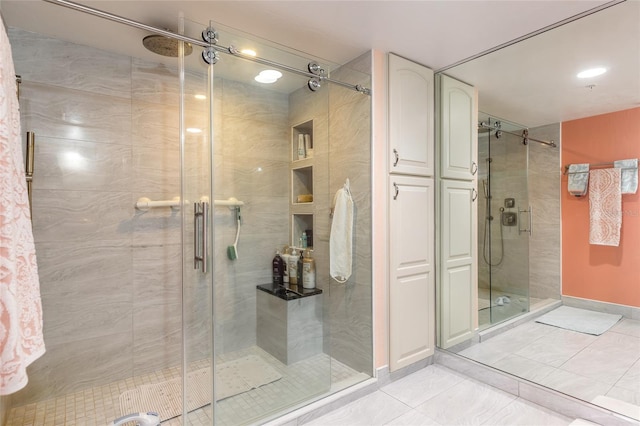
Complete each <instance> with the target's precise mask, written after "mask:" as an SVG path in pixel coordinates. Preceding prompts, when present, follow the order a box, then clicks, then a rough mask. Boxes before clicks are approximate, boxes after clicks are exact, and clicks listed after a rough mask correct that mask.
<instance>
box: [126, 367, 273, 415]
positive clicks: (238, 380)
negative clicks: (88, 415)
mask: <svg viewBox="0 0 640 426" xmlns="http://www.w3.org/2000/svg"><path fill="white" fill-rule="evenodd" d="M280 378H282V376H281V375H280V373H278V372H277V371H276V370H275V369H274V368H273V367H271V366H270V365H269V364H267V363H266V362H265V361H264V360H263V359H262V358H260V357H259V356H256V355H249V356H246V357H243V358H240V359H237V360H234V361H229V362H225V363H224V364H220V365H218V366H216V385H217V388H216V393H217V395H216V400H218V401H219V400H221V399H225V398H229V397H231V396H234V395H238V394H241V393H244V392H248V391H250V390H251V389H255V388H259V387H260V386H263V385H266V384H268V383H271V382H275V381H276V380H279V379H280ZM187 389H188V392H187V411H189V412H191V411H193V410H197V409H198V408H201V407H204V406H205V405H208V404H210V403H211V369H210V368H202V369H200V370H195V371H191V372H189V373H188V374H187ZM149 411H155V412H157V413H158V414H159V415H160V419H161V420H162V421H165V420H169V419H171V418H173V417H177V416H180V415H181V414H182V378H181V377H176V378H175V379H171V380H167V381H165V382H160V383H154V384H150V385H141V386H138V387H136V388H135V389H132V390H128V391H125V392H123V393H122V394H121V395H120V412H121V414H122V415H123V416H124V415H126V414H130V413H144V412H149Z"/></svg>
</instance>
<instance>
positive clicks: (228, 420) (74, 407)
mask: <svg viewBox="0 0 640 426" xmlns="http://www.w3.org/2000/svg"><path fill="white" fill-rule="evenodd" d="M247 355H258V356H260V357H262V358H263V359H264V360H265V361H267V362H268V363H269V364H270V365H271V366H272V367H273V368H274V369H275V370H276V371H278V373H280V374H281V375H282V378H281V379H280V380H278V381H275V382H273V383H269V384H267V385H264V386H262V387H260V388H258V389H253V390H251V391H249V392H245V393H242V394H240V395H236V396H233V397H231V398H227V399H224V400H221V401H218V403H217V410H218V411H217V418H216V425H222V426H235V425H240V424H247V423H250V422H252V421H255V420H257V419H259V418H262V417H264V416H265V415H269V414H275V413H277V412H279V411H281V410H283V409H284V408H286V407H288V406H290V405H292V404H293V403H296V402H302V400H306V399H308V398H309V397H311V396H313V395H319V394H322V393H324V392H326V391H328V390H329V377H328V369H329V364H331V367H330V368H331V384H332V386H333V387H334V388H335V387H336V385H337V386H340V384H347V385H348V384H351V383H352V382H357V381H359V379H362V378H363V375H362V374H361V373H358V372H357V371H355V370H353V369H351V368H349V367H347V366H346V365H344V364H342V363H340V362H339V361H336V360H334V359H331V358H330V357H329V356H327V355H326V354H320V355H316V356H314V357H311V358H308V359H306V360H303V361H300V362H298V363H295V364H292V365H289V366H287V365H285V364H283V363H281V362H280V361H278V360H277V359H276V358H274V357H273V356H271V355H270V354H268V353H267V352H265V351H263V350H262V349H260V348H258V347H251V348H248V349H245V350H242V351H238V352H234V353H231V354H225V355H222V356H220V357H218V362H221V363H222V362H227V361H231V360H233V359H237V358H240V357H244V356H247ZM207 365H208V363H207V361H198V362H195V363H192V364H191V365H190V366H189V367H190V369H194V370H195V369H198V368H204V367H206V366H207ZM180 371H181V370H180V368H179V367H173V368H167V369H165V370H161V371H157V372H155V373H152V374H147V375H142V376H136V377H132V378H128V379H125V380H120V381H117V382H113V383H110V384H107V385H103V386H96V387H93V388H90V389H85V390H83V391H78V392H74V393H69V394H67V395H62V396H59V397H57V398H51V399H48V400H45V401H40V402H37V403H32V404H28V405H24V406H21V407H15V408H13V409H12V410H11V412H10V413H9V417H8V419H7V424H6V426H26V425H30V426H40V425H44V426H49V425H56V426H57V425H64V426H104V425H107V424H108V423H110V422H111V421H113V420H114V419H116V418H118V417H120V416H121V415H122V414H121V413H120V402H119V398H120V395H121V394H122V393H123V392H125V391H127V390H131V389H135V388H136V386H140V385H143V384H151V383H159V382H163V381H167V380H171V379H174V378H176V377H180ZM345 387H346V385H345ZM149 410H150V411H152V410H153V407H151V408H150V409H149ZM162 424H163V425H167V426H178V425H183V424H185V425H193V426H205V425H212V424H213V409H212V406H211V405H207V406H205V407H203V408H200V409H198V410H195V411H193V412H191V413H189V415H188V417H187V420H186V421H183V419H182V418H181V417H178V418H174V419H171V420H168V421H166V422H163V423H162Z"/></svg>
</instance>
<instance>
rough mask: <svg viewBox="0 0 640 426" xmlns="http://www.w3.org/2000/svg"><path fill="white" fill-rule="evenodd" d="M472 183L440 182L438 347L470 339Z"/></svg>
mask: <svg viewBox="0 0 640 426" xmlns="http://www.w3.org/2000/svg"><path fill="white" fill-rule="evenodd" d="M477 195H478V193H477V191H476V189H475V182H473V181H458V180H446V179H444V180H442V181H441V182H440V226H441V234H440V236H441V238H440V271H441V272H440V292H439V294H440V346H441V347H442V348H445V349H446V348H449V347H451V346H453V345H455V344H458V343H460V342H463V341H465V340H468V339H470V338H471V337H473V333H474V330H475V328H476V322H477V320H476V314H475V313H476V312H477V310H476V307H477V293H478V289H477V249H476V247H477V245H476V243H477V236H476V229H477V225H476V213H477V203H476V202H475V200H476V199H477Z"/></svg>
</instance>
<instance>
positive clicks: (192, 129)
mask: <svg viewBox="0 0 640 426" xmlns="http://www.w3.org/2000/svg"><path fill="white" fill-rule="evenodd" d="M187 133H193V134H197V133H202V129H198V128H197V127H187Z"/></svg>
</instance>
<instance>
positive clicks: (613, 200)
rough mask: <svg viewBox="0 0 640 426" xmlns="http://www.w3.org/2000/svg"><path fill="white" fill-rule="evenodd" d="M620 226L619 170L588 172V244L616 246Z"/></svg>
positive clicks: (618, 240) (620, 196)
mask: <svg viewBox="0 0 640 426" xmlns="http://www.w3.org/2000/svg"><path fill="white" fill-rule="evenodd" d="M621 226H622V193H621V190H620V169H618V168H614V169H596V170H591V172H589V244H596V245H602V246H616V247H617V246H618V245H619V244H620V227H621Z"/></svg>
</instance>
